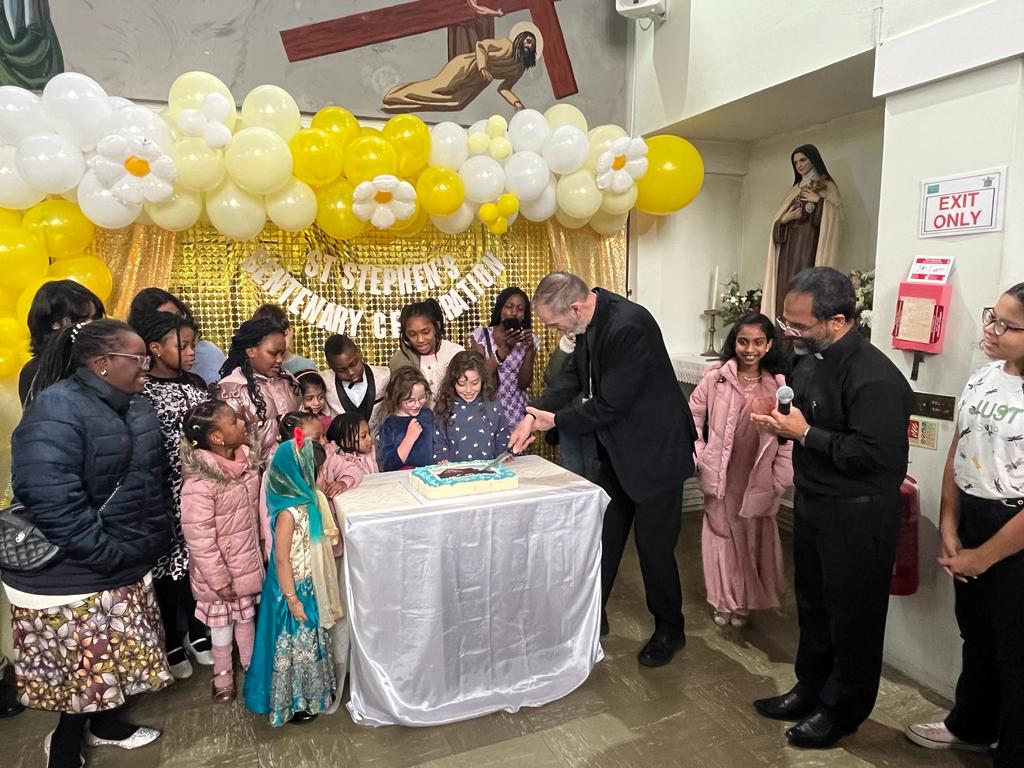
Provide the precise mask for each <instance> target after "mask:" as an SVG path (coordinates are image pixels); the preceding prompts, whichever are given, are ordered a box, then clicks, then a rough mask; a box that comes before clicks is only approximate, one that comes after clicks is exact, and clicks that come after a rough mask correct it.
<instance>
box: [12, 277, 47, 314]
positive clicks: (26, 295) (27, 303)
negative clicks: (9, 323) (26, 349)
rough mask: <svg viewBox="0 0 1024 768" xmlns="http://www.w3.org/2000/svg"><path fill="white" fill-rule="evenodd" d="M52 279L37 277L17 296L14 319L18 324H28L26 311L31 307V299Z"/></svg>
mask: <svg viewBox="0 0 1024 768" xmlns="http://www.w3.org/2000/svg"><path fill="white" fill-rule="evenodd" d="M52 279H53V278H51V277H37V278H35V279H33V280H32V282H30V283H29V284H28V285H27V286H25V287H24V288H23V289H22V291H21V293H19V294H18V300H17V302H16V303H15V305H14V317H15V319H16V320H18V322H20V323H23V324H25V325H27V324H28V311H29V308H31V306H32V299H34V298H35V297H36V292H37V291H38V290H39V289H40V288H42V287H43V286H44V285H46V283H48V282H50V281H51V280H52Z"/></svg>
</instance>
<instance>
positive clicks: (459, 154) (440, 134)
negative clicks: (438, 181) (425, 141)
mask: <svg viewBox="0 0 1024 768" xmlns="http://www.w3.org/2000/svg"><path fill="white" fill-rule="evenodd" d="M468 139H469V135H468V134H467V133H466V129H465V128H463V127H462V126H461V125H458V124H457V123H438V124H437V125H435V126H434V127H433V128H432V129H431V131H430V161H429V163H430V165H434V166H438V167H440V168H451V169H452V170H453V171H457V170H459V168H461V167H462V164H463V163H464V162H466V160H467V158H469V142H468Z"/></svg>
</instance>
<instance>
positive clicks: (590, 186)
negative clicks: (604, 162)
mask: <svg viewBox="0 0 1024 768" xmlns="http://www.w3.org/2000/svg"><path fill="white" fill-rule="evenodd" d="M556 193H557V197H558V208H559V210H561V211H564V212H565V214H566V215H568V216H571V217H572V218H574V219H589V218H590V217H591V216H593V215H594V214H595V213H597V212H598V210H600V208H601V201H602V197H601V190H599V189H598V188H597V182H596V181H594V174H592V173H590V171H576V173H570V174H569V175H568V176H563V177H562V178H560V179H559V180H558V189H557V192H556Z"/></svg>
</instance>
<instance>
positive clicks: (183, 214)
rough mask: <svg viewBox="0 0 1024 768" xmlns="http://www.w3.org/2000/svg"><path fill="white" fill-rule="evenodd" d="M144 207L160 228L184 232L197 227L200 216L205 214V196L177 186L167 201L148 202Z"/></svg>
mask: <svg viewBox="0 0 1024 768" xmlns="http://www.w3.org/2000/svg"><path fill="white" fill-rule="evenodd" d="M142 205H143V209H144V210H145V211H146V213H148V214H149V218H151V219H152V220H153V223H154V224H156V225H157V226H158V227H160V228H161V229H166V230H168V231H170V232H182V231H184V230H186V229H189V228H190V227H193V226H195V223H196V222H197V221H199V215H200V214H201V213H202V212H203V196H202V194H201V193H199V192H196V191H194V190H191V189H185V188H184V187H182V186H181V185H180V184H175V185H174V192H173V193H172V194H171V196H170V197H168V198H167V199H166V200H161V201H160V202H159V203H151V202H149V201H148V200H147V201H146V202H145V203H143V204H142Z"/></svg>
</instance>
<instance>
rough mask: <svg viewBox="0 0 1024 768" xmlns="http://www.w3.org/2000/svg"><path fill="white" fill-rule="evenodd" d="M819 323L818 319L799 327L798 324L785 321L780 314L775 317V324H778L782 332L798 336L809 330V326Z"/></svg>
mask: <svg viewBox="0 0 1024 768" xmlns="http://www.w3.org/2000/svg"><path fill="white" fill-rule="evenodd" d="M821 323H822V321H821V320H819V321H818V322H816V323H811V324H810V325H808V326H806V327H803V328H800V327H798V326H795V325H790V324H789V323H787V322H786V321H785V319H784V318H783V317H782V316H781V315H780V316H779V317H776V318H775V324H776V325H777V326H779V329H780V330H781V331H782V332H783V333H784V334H786V335H787V336H796V337H798V338H799V337H800V336H803V335H804V334H805V333H807V331H809V330H811V328H813V327H814V326H816V325H821Z"/></svg>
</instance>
